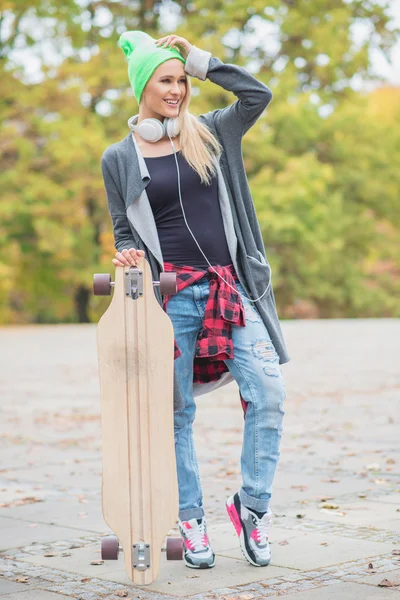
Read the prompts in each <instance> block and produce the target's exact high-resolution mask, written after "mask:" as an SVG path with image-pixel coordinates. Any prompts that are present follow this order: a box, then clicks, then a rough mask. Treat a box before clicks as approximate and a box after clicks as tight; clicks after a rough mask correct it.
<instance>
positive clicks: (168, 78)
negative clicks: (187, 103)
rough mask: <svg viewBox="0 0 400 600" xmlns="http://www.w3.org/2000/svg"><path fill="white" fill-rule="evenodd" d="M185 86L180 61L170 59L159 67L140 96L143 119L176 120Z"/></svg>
mask: <svg viewBox="0 0 400 600" xmlns="http://www.w3.org/2000/svg"><path fill="white" fill-rule="evenodd" d="M186 86H187V83H186V73H185V70H184V64H183V63H182V61H180V60H178V59H177V58H172V59H171V60H167V61H166V62H165V63H163V64H162V65H160V66H159V67H158V68H157V69H156V70H155V71H154V73H153V75H152V76H151V78H150V79H149V81H148V82H147V85H146V87H145V89H144V92H143V95H142V99H141V102H140V107H141V108H144V109H145V113H146V114H145V115H143V116H144V118H149V117H150V118H155V119H159V120H163V118H164V117H167V118H169V119H174V118H176V117H177V116H178V115H179V110H180V107H181V105H182V102H183V99H184V98H185V96H186V93H187V89H186Z"/></svg>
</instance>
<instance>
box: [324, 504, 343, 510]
mask: <svg viewBox="0 0 400 600" xmlns="http://www.w3.org/2000/svg"><path fill="white" fill-rule="evenodd" d="M320 508H330V509H332V510H336V509H337V508H339V505H338V504H332V503H329V502H324V503H323V504H321V506H320Z"/></svg>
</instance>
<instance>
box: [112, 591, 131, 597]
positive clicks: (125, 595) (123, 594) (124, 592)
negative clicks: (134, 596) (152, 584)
mask: <svg viewBox="0 0 400 600" xmlns="http://www.w3.org/2000/svg"><path fill="white" fill-rule="evenodd" d="M114 595H115V596H118V598H126V597H127V596H128V592H127V591H126V590H120V591H119V592H114Z"/></svg>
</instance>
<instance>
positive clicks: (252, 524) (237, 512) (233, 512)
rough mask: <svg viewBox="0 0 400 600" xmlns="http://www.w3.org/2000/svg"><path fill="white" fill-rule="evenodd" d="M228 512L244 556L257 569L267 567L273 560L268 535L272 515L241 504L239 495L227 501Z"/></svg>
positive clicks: (269, 512) (269, 511)
mask: <svg viewBox="0 0 400 600" xmlns="http://www.w3.org/2000/svg"><path fill="white" fill-rule="evenodd" d="M226 510H227V511H228V515H229V517H230V520H231V521H232V523H233V526H234V527H235V531H236V533H237V534H238V537H239V540H240V547H241V549H242V553H243V556H244V557H245V558H247V560H248V561H249V563H250V564H252V565H254V566H255V567H266V566H267V565H268V564H269V563H270V560H271V550H270V547H269V543H268V533H269V529H270V527H271V523H272V513H271V510H270V509H268V511H267V512H265V513H260V512H258V511H257V512H256V511H254V510H253V509H251V508H247V507H246V506H244V505H243V504H242V503H241V502H240V498H239V494H235V495H234V496H231V497H230V498H228V500H227V501H226Z"/></svg>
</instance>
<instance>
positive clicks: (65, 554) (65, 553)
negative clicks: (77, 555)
mask: <svg viewBox="0 0 400 600" xmlns="http://www.w3.org/2000/svg"><path fill="white" fill-rule="evenodd" d="M61 556H63V557H66V556H72V554H71V552H62V553H61Z"/></svg>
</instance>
